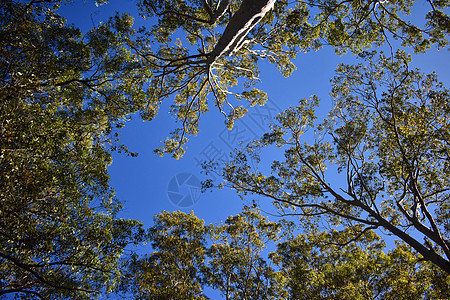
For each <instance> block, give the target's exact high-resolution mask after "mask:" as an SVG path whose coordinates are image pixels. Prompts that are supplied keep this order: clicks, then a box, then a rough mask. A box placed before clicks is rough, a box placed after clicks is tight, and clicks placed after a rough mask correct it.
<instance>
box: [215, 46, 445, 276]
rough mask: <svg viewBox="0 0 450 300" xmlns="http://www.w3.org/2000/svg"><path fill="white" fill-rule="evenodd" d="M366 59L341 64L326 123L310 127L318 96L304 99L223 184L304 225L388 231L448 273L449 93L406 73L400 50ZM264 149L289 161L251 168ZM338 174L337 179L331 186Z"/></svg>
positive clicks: (241, 156) (229, 170)
mask: <svg viewBox="0 0 450 300" xmlns="http://www.w3.org/2000/svg"><path fill="white" fill-rule="evenodd" d="M363 56H364V57H366V58H368V59H369V60H370V62H369V64H368V65H367V66H364V65H362V64H359V65H356V66H348V65H341V66H340V67H339V68H338V70H337V76H336V77H335V78H334V80H333V93H332V95H333V96H334V98H335V101H336V103H335V108H334V109H333V110H332V111H331V113H330V114H329V116H328V118H327V119H326V120H325V121H323V122H322V123H321V124H318V125H317V124H315V123H316V122H314V120H315V115H314V106H315V105H317V104H318V99H317V98H312V99H310V100H307V99H304V100H302V101H301V103H300V105H299V106H297V107H294V108H291V109H288V110H287V111H285V112H283V113H281V114H280V115H279V116H278V118H277V119H278V122H279V124H277V125H274V126H273V127H272V130H271V132H269V133H267V134H265V135H264V137H263V138H262V139H260V140H258V141H255V142H254V143H252V144H250V145H249V146H248V147H247V149H246V150H243V151H239V152H238V153H237V155H236V156H235V159H234V161H233V162H231V163H230V164H228V166H227V167H226V168H225V169H224V173H223V176H224V179H225V180H226V181H227V182H229V183H230V186H231V187H232V188H234V189H236V190H237V191H238V192H244V193H245V192H251V193H256V194H261V195H264V196H267V197H269V198H271V199H272V200H273V202H274V204H275V205H276V206H277V207H279V208H280V209H281V211H282V212H283V211H285V210H288V211H290V212H292V214H294V215H298V216H299V217H300V219H301V220H303V221H306V222H308V221H309V222H312V223H313V224H314V223H315V224H318V222H319V220H321V219H323V220H325V221H326V222H328V224H330V225H333V226H339V225H342V226H352V224H362V225H364V226H363V227H362V228H364V229H362V232H364V231H365V230H368V229H374V228H384V229H386V230H388V231H389V232H390V233H392V234H394V235H396V236H397V237H398V238H400V239H402V240H403V241H405V242H406V243H407V244H409V245H410V246H411V247H412V248H413V249H415V250H416V251H417V252H418V253H420V255H421V256H423V257H424V259H426V260H429V261H431V262H433V263H435V264H436V265H437V266H439V267H440V268H441V269H442V270H444V271H446V272H449V271H450V263H449V259H450V252H449V250H448V249H449V227H448V220H449V218H448V206H449V197H448V184H449V182H448V177H449V174H448V151H447V149H448V140H449V134H450V131H449V130H450V127H449V123H448V117H447V116H448V113H449V110H448V104H449V92H448V90H447V89H445V88H444V87H443V86H442V84H441V83H439V82H438V81H437V78H436V75H435V74H430V75H422V74H421V73H420V72H419V71H418V70H410V69H409V68H408V60H409V58H408V56H406V55H405V53H403V52H401V51H400V52H398V53H397V55H396V60H394V59H390V58H386V57H385V56H384V55H381V56H380V57H379V59H375V58H374V57H375V56H374V54H373V53H370V54H369V53H364V54H363ZM309 129H312V130H315V132H314V137H311V138H310V139H308V138H307V137H306V136H305V134H304V133H305V132H306V131H307V130H309ZM309 141H311V142H309ZM270 144H276V145H277V146H279V147H283V148H284V149H285V160H284V161H282V162H280V161H274V162H273V163H272V174H271V175H270V176H267V175H264V174H262V173H260V172H259V171H257V170H256V171H254V170H252V169H251V168H250V162H251V160H256V161H257V162H259V160H260V155H259V152H260V149H261V148H262V147H265V146H267V145H270ZM336 173H337V175H335V176H336V178H341V180H338V181H335V182H330V181H329V179H327V178H328V176H331V175H330V174H336ZM307 224H311V223H307ZM421 239H423V240H422V241H421Z"/></svg>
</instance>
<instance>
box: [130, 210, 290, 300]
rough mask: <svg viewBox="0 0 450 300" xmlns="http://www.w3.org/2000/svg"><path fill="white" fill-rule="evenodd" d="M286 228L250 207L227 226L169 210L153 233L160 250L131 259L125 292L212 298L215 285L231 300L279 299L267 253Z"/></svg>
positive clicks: (138, 295) (153, 241)
mask: <svg viewBox="0 0 450 300" xmlns="http://www.w3.org/2000/svg"><path fill="white" fill-rule="evenodd" d="M286 225H287V224H283V222H279V223H275V222H269V221H268V220H267V219H266V218H264V217H263V216H261V214H260V213H259V212H257V211H256V210H252V209H249V208H245V209H244V211H243V212H242V213H241V214H239V215H237V216H230V217H229V218H227V220H226V221H225V224H224V225H204V222H203V220H200V219H198V218H197V217H195V216H194V214H193V213H192V212H191V213H190V214H185V213H182V212H172V213H169V212H163V213H161V214H159V215H156V216H155V225H154V226H153V227H151V228H150V230H149V235H148V239H149V242H150V243H151V244H152V247H153V249H154V250H155V251H154V252H152V253H151V254H149V255H147V256H145V257H138V256H134V257H132V258H131V259H130V260H129V262H128V270H129V271H128V273H127V274H128V275H127V276H125V278H126V280H125V281H124V283H123V285H122V292H128V293H130V292H131V293H132V294H133V295H134V296H135V298H136V299H160V298H161V297H162V298H164V299H180V297H181V298H183V299H209V298H208V297H207V296H206V295H205V294H204V287H205V286H209V287H212V288H214V289H216V290H218V291H220V292H221V294H222V295H224V296H225V297H226V299H279V297H278V296H279V291H278V290H277V286H278V285H279V283H278V281H279V280H280V278H279V276H277V274H276V273H275V272H274V270H273V268H272V267H271V266H270V264H268V262H266V261H265V260H264V259H263V257H262V251H263V249H264V248H265V247H267V246H268V245H269V244H270V243H272V242H274V241H275V240H278V239H279V237H280V236H279V235H280V231H281V229H282V228H283V227H284V226H286Z"/></svg>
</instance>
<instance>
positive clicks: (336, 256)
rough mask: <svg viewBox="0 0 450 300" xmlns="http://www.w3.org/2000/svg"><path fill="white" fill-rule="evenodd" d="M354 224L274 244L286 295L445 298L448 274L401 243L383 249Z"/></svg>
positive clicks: (374, 237) (376, 238)
mask: <svg viewBox="0 0 450 300" xmlns="http://www.w3.org/2000/svg"><path fill="white" fill-rule="evenodd" d="M359 232H360V229H359V228H357V227H347V228H346V229H344V230H342V231H337V230H329V231H323V232H320V231H316V232H313V233H309V234H301V235H298V236H295V237H293V238H292V239H289V240H287V241H284V242H282V243H280V244H278V246H277V250H276V252H274V253H272V254H271V257H270V258H271V259H272V260H273V261H274V262H276V263H277V264H278V265H279V266H280V272H281V273H282V274H283V276H284V277H285V278H286V281H287V287H286V289H287V290H288V291H289V294H290V295H291V299H292V298H295V299H441V298H442V299H445V298H448V296H449V295H450V290H449V285H448V283H449V280H450V276H449V275H448V274H445V273H443V272H442V271H441V270H440V269H439V268H437V267H436V266H434V265H433V264H431V263H429V262H424V261H419V260H418V259H417V256H416V255H415V253H414V252H413V251H411V248H410V247H408V246H407V245H406V244H404V243H398V244H396V246H395V247H394V248H393V249H391V250H389V251H386V245H385V243H384V242H383V241H382V240H381V239H380V237H379V236H377V235H376V234H375V233H374V232H373V231H371V230H370V231H366V232H365V233H364V234H362V235H360V236H359V237H358V238H357V239H356V240H355V239H354V237H355V234H357V235H359Z"/></svg>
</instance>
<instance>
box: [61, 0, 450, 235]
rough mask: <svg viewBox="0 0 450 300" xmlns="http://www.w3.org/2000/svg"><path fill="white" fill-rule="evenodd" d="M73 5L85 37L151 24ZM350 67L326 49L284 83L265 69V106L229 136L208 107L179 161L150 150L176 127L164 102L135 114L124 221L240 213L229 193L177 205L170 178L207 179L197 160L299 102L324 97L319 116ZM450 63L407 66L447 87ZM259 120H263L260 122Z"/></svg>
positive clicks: (442, 58) (434, 55)
mask: <svg viewBox="0 0 450 300" xmlns="http://www.w3.org/2000/svg"><path fill="white" fill-rule="evenodd" d="M75 2H76V3H74V4H68V5H67V6H64V7H63V8H62V14H63V15H64V16H66V18H67V19H68V21H69V23H74V24H75V25H76V26H79V27H81V29H82V30H83V31H85V30H87V29H89V28H90V27H92V25H93V24H95V25H97V24H98V23H99V22H100V21H106V20H107V19H108V17H109V16H112V15H113V14H114V11H116V10H118V11H120V12H128V13H130V14H131V15H132V16H134V17H135V18H136V20H135V24H136V25H138V26H140V25H148V22H149V21H145V20H142V19H141V18H140V17H139V16H138V15H137V10H136V1H132V0H126V1H125V0H121V1H118V0H111V1H110V3H109V4H106V5H103V6H100V7H96V6H95V5H94V4H93V1H86V2H84V3H83V1H75ZM418 9H421V8H420V7H419V8H418ZM355 61H356V60H355V58H354V57H353V56H351V55H346V56H337V55H335V54H334V50H333V49H331V48H324V49H322V50H320V51H318V52H312V53H306V54H302V53H300V54H299V55H298V57H297V59H296V60H295V64H296V65H297V68H298V69H297V71H295V72H294V73H293V75H291V76H290V77H289V78H284V77H283V76H282V75H281V74H280V73H279V72H278V71H277V70H276V68H275V67H274V66H272V65H269V64H263V65H262V67H261V84H260V86H259V87H260V88H262V89H263V90H264V91H265V92H267V93H268V95H269V98H270V101H269V102H268V106H266V107H262V108H258V109H253V110H250V114H249V116H246V117H244V118H243V119H242V120H240V121H238V122H237V124H236V125H235V128H234V129H233V131H231V132H230V131H227V130H226V129H225V126H224V119H223V116H222V114H220V112H219V111H218V110H215V109H214V108H211V111H210V112H208V113H207V114H206V115H205V116H204V117H203V119H202V120H201V125H200V133H199V135H198V136H197V137H193V138H191V139H190V141H189V143H188V145H187V152H186V154H185V155H184V157H183V158H182V159H180V160H175V159H173V158H172V157H170V156H166V157H162V158H161V157H159V156H156V155H155V154H154V153H153V150H154V149H155V148H157V147H159V146H160V145H161V144H160V142H161V141H162V140H164V139H165V138H166V137H167V136H168V134H169V132H170V131H171V130H172V129H174V128H175V123H174V120H173V118H172V117H171V116H170V114H169V113H168V106H169V105H170V103H169V102H166V103H164V104H163V105H162V107H161V109H160V113H159V115H158V117H157V118H156V119H155V120H153V121H151V122H143V121H141V120H140V119H139V117H138V116H136V117H134V118H133V121H131V122H129V123H127V124H126V126H125V128H124V129H122V131H121V142H123V143H124V144H125V145H127V146H128V148H129V149H130V150H131V151H133V152H138V153H139V156H138V157H136V158H131V157H126V156H125V155H121V154H115V155H114V162H113V164H112V166H111V167H110V174H111V185H112V186H113V187H114V188H115V190H116V193H117V196H118V198H119V199H121V200H123V201H124V202H125V203H124V204H125V206H124V210H123V211H122V213H121V216H123V217H126V218H133V219H139V220H141V221H142V222H143V223H144V225H145V226H146V227H148V226H151V225H152V223H153V216H154V215H155V214H157V213H160V212H161V211H163V210H166V211H174V210H181V211H184V212H189V211H191V210H193V211H194V212H195V214H196V215H197V216H198V217H200V218H203V219H205V221H206V222H207V223H210V222H221V221H224V220H225V219H226V217H227V216H229V215H232V214H236V213H239V212H240V210H241V207H242V204H243V202H242V200H241V199H239V197H238V196H237V195H236V194H235V193H234V192H233V191H230V190H226V189H223V190H220V191H213V192H207V193H205V194H202V195H200V197H199V198H198V199H197V198H195V200H198V201H197V202H196V203H195V204H194V205H192V206H189V207H180V206H179V205H174V204H173V203H172V202H171V201H170V198H169V196H168V189H169V183H170V182H171V180H172V181H173V180H175V179H174V177H176V176H177V175H178V174H189V176H193V177H192V178H198V179H199V180H203V179H205V177H204V176H203V175H201V173H200V172H201V168H200V166H199V164H198V162H199V161H201V160H203V159H208V158H213V157H215V158H217V157H219V156H221V157H222V156H223V155H225V156H224V157H226V155H227V154H228V153H229V152H230V151H231V150H232V148H233V147H236V146H237V145H238V142H239V141H246V140H248V139H249V138H257V137H258V136H260V135H262V134H263V133H264V132H265V131H266V130H267V128H268V123H269V119H270V118H273V117H274V116H275V115H276V113H278V112H279V111H281V110H283V109H286V108H287V107H289V106H292V105H295V104H296V103H297V102H298V100H299V99H301V98H305V97H309V96H311V95H313V94H316V95H318V96H319V97H320V98H321V106H320V109H319V114H321V115H322V116H324V115H325V114H326V112H327V111H328V110H329V109H330V107H331V98H330V97H329V96H328V94H329V93H330V91H331V85H330V79H331V78H332V77H333V75H334V70H335V68H336V67H337V65H338V64H339V63H341V62H345V63H351V62H355ZM449 62H450V53H449V51H448V50H441V51H439V52H438V51H435V50H430V51H429V52H427V54H426V55H418V56H416V57H414V58H413V64H412V65H413V66H416V67H420V68H421V70H422V71H423V72H426V73H429V72H432V71H436V73H437V74H438V76H439V79H440V81H442V82H444V83H447V86H449V85H448V83H449V82H450V68H449ZM263 116H265V117H266V118H261V117H263ZM269 163H270V162H267V164H269ZM183 176H184V175H181V176H180V177H178V179H180V178H182V177H183ZM189 176H187V177H189ZM192 178H191V179H192ZM194 186H195V184H194ZM171 187H173V182H172V185H171ZM188 191H189V187H185V188H182V189H181V190H180V194H182V195H184V194H186V195H187V193H188ZM193 192H194V193H196V192H195V191H193ZM249 199H251V198H249Z"/></svg>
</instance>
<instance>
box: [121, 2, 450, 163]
mask: <svg viewBox="0 0 450 300" xmlns="http://www.w3.org/2000/svg"><path fill="white" fill-rule="evenodd" d="M413 5H414V1H372V0H370V1H351V0H348V1H336V0H319V1H316V0H312V1H294V2H289V1H285V0H279V1H275V0H243V1H237V0H236V1H231V0H220V1H219V0H217V1H215V0H202V1H200V0H196V1H184V0H183V1H182V0H179V1H178V0H177V1H168V0H157V1H150V0H143V1H140V3H139V6H140V11H141V16H143V17H144V18H148V19H149V22H152V21H153V22H154V23H155V24H154V25H153V27H151V28H150V29H149V30H146V29H144V28H142V29H141V33H142V35H141V36H140V37H139V38H137V39H133V40H130V41H129V43H128V45H129V47H130V48H131V49H132V50H133V51H135V53H137V54H138V55H139V56H141V57H142V58H144V60H145V62H146V64H147V65H148V67H149V68H150V69H151V70H152V74H153V77H152V79H151V81H150V87H149V92H148V93H147V95H148V99H147V100H148V102H149V105H148V106H147V107H146V111H145V112H144V116H145V117H146V118H147V119H152V118H153V117H154V116H155V115H156V114H157V111H158V108H159V105H160V104H161V102H162V101H163V100H165V99H167V98H171V97H174V102H173V105H172V112H173V114H174V115H175V118H176V119H177V120H178V121H179V122H180V125H179V126H178V127H177V128H176V129H175V130H174V131H173V132H172V134H171V136H170V137H169V138H167V139H166V140H165V142H164V145H162V146H161V147H160V148H159V149H157V150H156V152H157V153H159V154H161V155H163V154H164V153H172V155H173V156H174V157H180V156H181V155H182V154H183V153H184V150H183V145H184V144H185V143H186V142H187V136H188V135H196V134H197V133H198V124H199V121H200V118H201V116H202V114H204V113H205V112H207V111H208V110H209V107H211V106H215V107H216V108H217V109H218V110H219V111H220V112H221V113H222V114H223V115H224V118H225V121H226V124H227V126H228V127H229V128H231V127H232V126H233V123H234V121H235V120H237V119H238V118H240V117H242V116H243V115H245V114H246V113H247V108H245V105H243V104H242V102H240V100H245V101H247V102H248V103H249V104H250V105H251V106H254V105H262V104H264V103H265V101H266V99H267V95H266V93H265V92H264V91H263V90H261V89H260V88H259V87H257V86H256V84H257V83H258V82H259V62H260V60H262V59H265V60H267V61H269V62H270V63H272V64H274V65H276V66H277V68H278V69H279V70H280V71H281V73H282V74H283V75H284V76H288V75H289V74H291V73H292V72H293V71H294V69H295V66H294V64H293V59H294V58H295V56H296V55H297V53H299V52H305V51H310V50H318V49H319V48H321V47H322V46H324V45H331V46H332V47H334V48H335V49H336V52H337V53H338V54H341V53H345V52H346V51H352V52H354V53H359V52H361V51H362V50H363V49H364V48H367V47H371V46H373V45H375V46H380V45H382V44H384V43H385V42H387V43H388V44H389V45H390V44H391V43H390V40H392V39H393V38H395V39H399V40H401V42H402V44H403V45H404V46H406V47H411V48H413V49H414V50H415V51H416V52H423V51H425V50H426V49H428V48H429V47H430V46H431V45H433V44H437V45H438V47H445V46H446V45H447V44H448V36H447V34H448V33H449V28H450V27H449V20H450V19H449V17H448V15H447V14H446V13H445V9H446V8H448V2H447V1H431V0H430V1H428V3H427V4H426V5H428V9H427V8H423V7H420V8H413V9H412V11H413V12H414V20H415V21H416V23H413V22H410V21H409V19H410V18H409V16H408V15H409V14H410V13H411V8H412V7H413ZM417 6H419V4H417ZM417 23H423V24H425V25H423V26H420V25H419V24H417ZM238 84H242V85H241V86H240V87H238V88H236V87H235V86H236V85H238Z"/></svg>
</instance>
